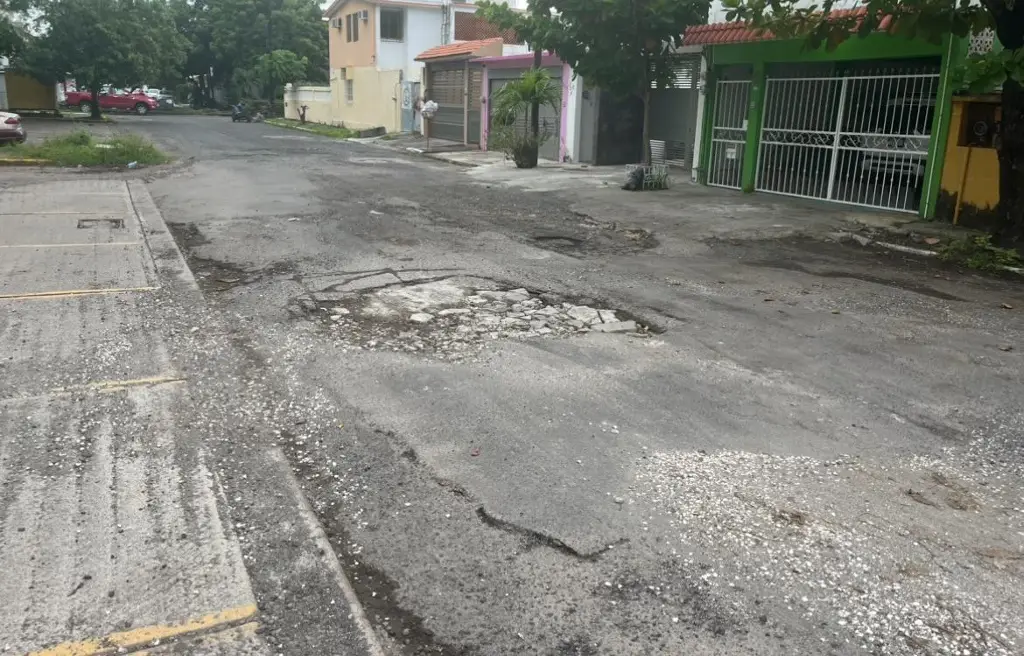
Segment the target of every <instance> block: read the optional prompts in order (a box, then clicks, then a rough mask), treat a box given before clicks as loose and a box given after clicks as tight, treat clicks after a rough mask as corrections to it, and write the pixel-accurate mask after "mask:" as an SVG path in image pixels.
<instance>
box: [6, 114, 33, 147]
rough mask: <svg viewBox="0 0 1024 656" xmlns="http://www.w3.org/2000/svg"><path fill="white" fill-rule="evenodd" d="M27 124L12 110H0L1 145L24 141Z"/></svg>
mask: <svg viewBox="0 0 1024 656" xmlns="http://www.w3.org/2000/svg"><path fill="white" fill-rule="evenodd" d="M26 136H28V135H26V134H25V126H24V125H22V123H21V117H20V116H18V115H17V114H12V113H10V112H0V145H3V144H9V143H24V141H25V137H26Z"/></svg>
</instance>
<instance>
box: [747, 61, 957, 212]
mask: <svg viewBox="0 0 1024 656" xmlns="http://www.w3.org/2000/svg"><path fill="white" fill-rule="evenodd" d="M929 69H930V67H929ZM904 70H906V69H904ZM926 70H927V69H926ZM846 73H847V74H843V73H835V74H832V75H826V76H818V77H797V76H793V77H769V78H768V80H767V81H766V84H765V101H764V118H763V120H762V126H761V136H760V143H759V146H758V166H757V178H756V189H757V190H759V191H768V192H772V193H776V194H785V195H789V196H800V197H804V198H820V199H824V200H831V201H836V202H840V203H849V204H851V205H862V206H866V207H877V208H880V209H888V210H897V211H902V212H917V210H918V207H919V206H920V200H921V187H922V182H923V180H924V174H925V166H926V164H927V158H928V146H929V142H930V140H931V136H930V135H931V128H932V122H933V119H934V115H935V102H936V98H937V95H938V88H939V75H938V73H937V71H936V72H931V70H927V72H907V73H901V72H900V71H899V69H894V68H893V67H884V68H880V69H879V70H877V71H872V70H870V69H869V68H868V69H866V68H864V67H860V68H859V69H854V70H852V71H847V72H846Z"/></svg>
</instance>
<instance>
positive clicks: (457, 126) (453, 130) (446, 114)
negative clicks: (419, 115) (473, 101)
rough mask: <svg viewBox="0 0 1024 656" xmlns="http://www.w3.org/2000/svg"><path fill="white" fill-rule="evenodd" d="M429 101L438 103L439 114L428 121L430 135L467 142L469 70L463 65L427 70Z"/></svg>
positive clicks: (439, 65) (433, 66)
mask: <svg viewBox="0 0 1024 656" xmlns="http://www.w3.org/2000/svg"><path fill="white" fill-rule="evenodd" d="M427 70H428V71H429V72H428V74H427V98H426V99H427V100H433V101H434V102H436V103H437V112H436V113H435V114H434V117H433V118H431V119H430V120H429V121H428V125H429V130H430V133H429V134H430V136H431V137H434V138H435V139H448V140H451V141H457V142H459V143H463V140H464V139H465V136H466V135H465V119H466V108H465V105H464V102H465V96H466V84H465V80H466V78H465V73H466V67H465V64H463V63H462V62H459V63H456V64H450V65H443V64H431V65H430V66H428V67H427Z"/></svg>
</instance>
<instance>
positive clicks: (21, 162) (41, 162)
mask: <svg viewBox="0 0 1024 656" xmlns="http://www.w3.org/2000/svg"><path fill="white" fill-rule="evenodd" d="M53 165H54V164H53V162H52V161H50V160H48V159H35V158H32V157H0V166H53Z"/></svg>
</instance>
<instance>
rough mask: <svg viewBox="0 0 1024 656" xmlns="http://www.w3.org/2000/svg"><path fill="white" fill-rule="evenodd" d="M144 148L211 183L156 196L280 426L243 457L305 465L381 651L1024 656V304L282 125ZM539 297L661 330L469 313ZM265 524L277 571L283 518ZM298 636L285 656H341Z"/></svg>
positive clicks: (197, 123)
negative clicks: (267, 442) (649, 222)
mask: <svg viewBox="0 0 1024 656" xmlns="http://www.w3.org/2000/svg"><path fill="white" fill-rule="evenodd" d="M120 125H121V126H123V127H124V128H125V129H131V130H138V131H140V132H142V133H144V134H147V135H149V136H150V137H151V138H153V139H154V140H155V141H157V142H158V143H160V144H162V145H164V146H165V147H167V148H168V149H171V150H173V151H174V152H175V153H176V154H178V155H179V156H181V157H183V158H189V161H188V164H187V165H183V166H179V167H177V168H175V169H173V170H172V171H170V172H162V173H154V174H153V175H152V176H150V179H149V180H148V187H149V190H150V192H151V193H152V195H153V197H154V199H155V201H156V204H157V206H158V207H159V209H160V210H161V212H162V213H163V215H164V217H165V219H166V220H167V222H168V223H169V224H170V225H171V228H172V231H173V232H174V234H175V237H176V239H177V241H178V245H179V247H180V248H181V249H182V251H183V252H184V254H185V256H186V258H187V261H188V263H189V265H190V267H191V269H192V271H193V273H194V274H195V275H196V277H197V280H198V282H199V285H200V288H201V289H202V291H203V294H204V297H205V300H206V302H207V303H208V304H209V307H210V308H211V311H213V312H215V313H217V316H218V317H219V319H218V326H219V327H218V328H217V329H218V330H221V329H223V330H226V331H227V335H226V339H225V340H222V341H225V346H224V349H225V350H224V351H223V352H222V353H221V354H220V355H218V356H216V357H213V356H211V357H213V359H214V360H218V359H219V360H224V361H228V360H230V361H231V362H232V363H233V364H232V365H231V367H232V368H231V372H232V373H231V374H230V375H231V376H232V377H237V379H238V381H240V384H241V388H242V389H247V388H248V389H251V390H252V398H251V399H249V400H248V401H247V407H248V408H250V409H252V408H254V407H256V408H259V409H258V410H253V411H252V412H247V413H245V414H244V417H243V416H240V417H239V422H240V424H239V428H240V429H241V433H245V432H246V431H247V430H250V429H251V430H253V431H259V432H264V433H267V434H268V435H271V436H272V441H273V442H274V443H275V444H276V445H277V446H280V447H281V448H282V449H283V450H284V452H285V453H286V456H287V458H288V462H289V464H290V465H291V468H292V471H293V472H294V474H295V476H296V477H297V480H298V481H299V483H300V485H301V486H302V488H303V490H304V491H305V495H306V497H307V498H308V499H309V502H310V504H311V505H312V507H313V509H314V511H315V512H316V515H317V517H318V519H319V521H320V523H321V525H322V526H323V528H324V530H325V531H326V534H327V536H328V537H329V539H330V540H331V544H332V546H333V548H334V550H335V552H336V553H337V555H338V557H339V558H340V560H341V562H342V564H343V566H344V568H345V570H346V571H347V573H348V576H349V578H350V579H351V580H352V582H353V585H354V587H355V590H356V593H357V594H358V596H359V598H360V600H361V602H362V604H363V605H364V607H365V608H366V613H367V616H368V617H369V619H370V621H371V623H373V624H374V626H375V628H376V629H377V632H378V634H379V635H380V636H381V639H382V641H383V642H384V645H385V649H386V650H387V651H389V652H393V653H402V654H429V653H441V654H496V655H497V654H501V655H505V654H652V653H664V654H725V653H727V654H823V653H835V654H846V653H851V654H852V653H865V652H867V653H878V654H916V653H957V652H954V651H952V650H953V649H958V650H961V651H959V652H958V653H971V654H976V653H977V654H980V653H988V654H1004V653H1005V654H1009V653H1017V652H1019V650H1020V649H1021V648H1022V646H1024V642H1022V641H1024V624H1022V618H1024V602H1022V600H1021V597H1020V595H1019V579H1020V576H1021V574H1022V570H1021V563H1022V562H1024V560H1022V555H1024V551H1022V540H1024V538H1022V535H1024V533H1022V531H1024V516H1022V510H1021V509H1022V504H1021V491H1022V486H1021V473H1022V465H1021V463H1022V462H1024V460H1022V459H1021V457H1020V456H1021V448H1020V441H1021V439H1022V436H1024V418H1022V415H1021V410H1020V399H1021V383H1020V381H1021V379H1022V378H1021V371H1022V366H1021V365H1022V357H1024V356H1022V353H1024V343H1022V340H1021V337H1022V334H1024V321H1022V320H1021V314H1020V312H1021V311H1022V310H1024V292H1022V287H1021V286H1020V283H1019V282H1013V281H1005V280H997V279H989V278H984V277H981V276H976V275H973V274H970V273H964V272H959V271H956V270H954V269H949V268H944V267H941V266H938V265H936V264H935V263H932V262H924V261H916V260H914V259H912V258H907V257H905V256H902V255H893V254H889V253H884V252H878V251H874V250H869V249H863V248H854V247H849V246H841V245H837V244H829V243H825V242H823V241H820V240H819V239H816V238H814V236H810V237H796V236H789V237H779V236H778V235H777V234H776V233H772V231H771V230H768V229H767V228H766V231H765V234H764V235H759V234H758V233H757V231H756V230H755V231H753V232H751V231H750V230H745V231H744V232H743V234H742V235H739V234H737V235H735V237H736V238H731V237H730V234H729V232H728V229H727V228H728V226H726V229H724V230H716V231H715V235H716V236H715V238H708V236H707V235H700V234H694V232H693V231H688V230H687V229H685V227H684V223H683V222H680V225H678V226H676V225H674V224H673V222H672V221H671V220H670V217H671V211H672V208H667V209H666V208H665V207H661V208H658V209H657V210H655V209H653V208H652V206H651V203H652V202H655V201H650V200H649V199H648V198H640V196H641V195H637V196H636V198H637V201H636V203H637V204H636V205H635V206H634V207H633V209H628V208H629V207H630V206H629V203H630V202H632V201H631V200H627V201H622V200H621V199H620V197H618V196H616V195H615V193H616V192H615V190H613V189H612V190H602V191H601V192H600V193H598V192H596V191H593V190H590V189H587V188H586V187H584V186H576V187H572V188H568V189H566V190H565V191H546V192H537V193H532V192H529V191H528V190H524V189H522V188H516V187H507V186H505V185H503V184H501V183H500V181H495V180H488V181H486V182H483V181H481V180H479V179H477V178H474V177H473V176H472V175H471V174H470V173H469V172H467V171H465V170H464V169H461V168H458V167H452V166H450V165H446V164H442V163H438V162H434V161H431V160H429V159H426V158H422V157H416V156H411V155H407V154H404V153H400V152H396V151H392V150H388V149H384V148H380V147H374V146H367V145H359V144H352V143H348V142H338V141H331V140H328V139H323V138H320V137H315V136H312V135H307V134H303V133H299V132H294V131H286V130H282V129H278V128H274V127H272V126H267V125H248V124H232V123H230V121H229V120H228V119H226V118H206V117H191V118H188V117H164V116H151V117H146V118H144V119H137V118H125V119H122V121H121V124H120ZM622 193H623V194H625V192H622ZM693 194H694V198H695V199H696V198H698V197H700V198H702V199H704V202H707V199H708V198H712V199H713V200H714V202H715V203H716V204H717V206H718V207H720V208H725V210H723V212H724V213H722V212H720V213H719V215H718V216H717V220H719V221H720V220H721V218H722V216H726V217H728V216H736V217H739V216H740V215H741V214H742V215H743V217H744V218H743V219H742V220H743V221H744V222H745V223H744V225H745V226H746V225H748V224H749V223H750V221H760V220H763V222H764V224H765V225H766V227H767V226H770V225H774V224H777V223H780V222H784V221H785V220H786V219H787V218H788V217H787V213H788V212H793V213H797V212H800V213H802V214H803V215H806V216H809V217H810V218H811V219H812V220H813V217H814V215H815V213H818V212H820V214H821V216H822V219H823V222H824V221H825V220H826V217H827V215H828V213H829V209H828V208H827V207H824V206H822V207H820V208H819V207H817V206H813V209H812V210H808V209H807V206H796V205H787V204H786V203H784V202H777V201H775V200H771V199H767V200H765V201H764V202H763V203H762V204H761V205H758V203H761V201H760V200H758V199H754V200H751V199H750V198H749V197H743V196H740V195H738V194H737V195H735V196H730V195H729V194H727V193H725V192H710V191H707V190H697V189H695V190H694V191H693ZM708 194H714V195H713V196H709V195H708ZM595 198H601V199H611V200H608V201H607V202H605V200H601V201H600V202H598V201H596V200H595ZM695 202H696V201H695ZM624 203H625V204H624ZM759 207H760V214H758V213H756V210H757V209H758V208H759ZM623 208H626V209H623ZM730 208H731V209H730ZM751 208H753V211H752V210H751ZM741 210H742V212H741ZM655 211H657V212H659V217H660V220H659V222H658V225H659V226H661V228H660V230H658V231H654V232H653V234H651V233H646V232H640V231H633V230H631V229H630V226H631V225H633V224H634V223H637V224H641V223H643V219H644V218H645V217H646V216H647V213H652V212H655ZM679 212H680V213H681V214H684V213H686V212H687V209H686V207H685V206H684V207H680V208H679ZM750 217H754V218H753V219H751V218H750ZM699 218H700V217H697V219H698V220H699ZM693 219H694V217H692V216H690V217H689V224H692V222H693ZM709 220H710V218H709ZM739 220H740V219H739V218H737V221H739ZM768 235H770V236H771V237H772V238H770V239H766V238H764V237H765V236H768ZM741 237H742V238H741ZM424 285H425V286H424ZM519 288H523V289H525V290H527V292H528V294H527V296H529V299H530V302H532V303H535V304H537V305H538V307H541V306H542V307H543V308H549V307H550V308H553V310H552V312H564V311H565V310H566V309H567V308H566V307H563V306H562V303H568V304H569V305H572V306H586V307H593V308H598V309H606V310H613V311H617V313H618V314H617V317H616V318H617V319H625V320H630V319H633V320H636V321H638V322H639V323H640V324H642V325H643V326H644V327H646V328H648V330H647V331H641V333H638V334H634V335H629V334H625V333H600V332H597V331H589V332H575V333H573V334H571V335H569V336H565V335H562V334H561V333H560V332H559V331H560V330H562V328H563V327H565V326H567V325H569V324H558V325H557V326H556V328H557V330H554V331H553V332H552V333H550V334H549V333H543V332H537V331H538V330H539V329H538V328H536V326H534V324H533V323H532V320H534V319H536V317H535V316H534V315H532V314H529V313H526V314H528V315H529V316H526V315H524V311H523V307H519V308H518V309H517V308H516V307H508V308H504V309H501V308H499V309H497V310H496V309H494V308H493V307H490V306H492V305H494V304H495V303H498V304H501V303H502V298H503V297H500V296H499V297H497V300H495V298H491V297H488V298H482V297H481V296H480V295H479V294H478V293H477V292H479V291H480V290H492V291H497V292H501V291H502V290H506V291H507V290H513V289H519ZM471 297H472V298H471ZM517 299H518V297H515V298H512V297H507V298H505V300H506V301H509V302H508V305H511V306H515V305H516V303H517ZM519 300H521V299H519ZM481 304H486V305H481ZM519 305H520V306H522V303H519ZM443 308H449V309H454V310H456V312H455V313H454V314H450V315H448V316H442V315H441V314H440V310H441V309H443ZM480 308H483V309H480ZM488 308H489V309H488ZM417 312H426V313H428V314H431V315H432V316H433V318H432V319H429V320H427V321H426V322H425V323H414V322H410V321H409V318H410V315H411V314H414V313H417ZM494 312H497V313H498V315H500V318H495V316H493V313H494ZM531 312H532V310H531ZM487 313H492V314H487ZM501 313H504V314H501ZM485 315H487V316H485ZM524 316H525V318H524ZM460 317H464V318H460ZM527 319H529V320H530V321H527ZM460 322H462V323H460ZM527 324H528V325H529V328H528V327H527ZM541 325H545V324H537V326H541ZM547 325H554V324H547ZM460 326H462V327H461V328H460ZM478 329H479V330H478ZM1007 348H1010V349H1011V350H1005V349H1007ZM239 359H241V360H239ZM211 375H220V374H213V373H211ZM223 403H224V404H225V408H230V407H231V399H223ZM227 442H228V443H227V444H223V445H220V446H219V447H218V448H219V452H220V453H221V455H222V456H224V457H227V454H228V453H229V452H230V451H231V450H232V449H234V450H235V451H236V452H239V451H245V450H247V449H249V448H256V447H255V446H254V445H253V444H252V443H251V442H249V441H247V440H241V441H239V442H238V443H236V444H231V443H230V442H231V440H227ZM225 449H226V450H227V451H225ZM238 459H239V462H247V461H248V458H247V457H246V456H244V455H243V454H238ZM240 475H243V474H240ZM244 476H248V477H252V478H254V479H260V477H261V476H264V474H261V472H260V470H259V468H258V467H255V468H254V467H249V468H248V469H247V470H246V471H245V473H244ZM265 476H266V478H265V480H264V482H263V483H261V484H260V485H258V486H256V487H258V488H259V489H262V490H268V489H272V488H273V486H274V485H279V484H281V483H280V479H279V478H275V477H272V476H271V475H270V474H266V475H265ZM246 480H248V481H250V482H249V483H246V484H245V485H249V486H253V485H255V484H253V483H252V482H251V479H246ZM243 487H244V486H243ZM232 499H234V500H235V501H232ZM241 499H243V495H238V497H237V498H236V497H235V496H233V494H232V492H230V491H229V492H228V493H227V504H228V506H229V507H231V509H232V512H233V513H243V514H244V513H246V512H248V513H249V514H250V515H257V516H260V519H261V521H253V522H252V524H251V525H250V524H247V522H245V521H242V522H239V524H240V525H241V526H240V527H239V528H238V531H239V534H240V536H241V540H242V543H243V550H244V549H245V548H246V546H245V545H246V544H247V543H249V544H250V546H249V549H250V550H251V551H249V552H246V553H247V557H249V558H255V559H257V560H256V561H255V562H257V563H258V562H259V559H260V558H263V562H266V560H267V556H266V555H265V554H264V555H262V556H261V555H260V549H259V540H260V539H261V536H262V537H263V538H265V537H266V533H267V532H268V531H273V530H274V528H273V527H274V526H275V525H276V524H278V523H287V521H288V518H287V517H285V516H281V515H280V514H281V513H287V510H286V508H284V507H282V506H280V504H277V505H275V504H273V503H267V499H266V498H255V499H253V498H250V499H248V500H246V501H242V500H241ZM236 501H237V503H236ZM235 506H241V507H239V508H236V507H235ZM246 508H248V511H247V510H246ZM254 541H255V544H256V547H255V548H254V547H252V546H251V544H252V543H253V542H254ZM267 553H269V552H267ZM276 553H277V554H278V555H277V556H275V557H276V558H280V557H281V556H280V554H282V553H285V554H286V553H287V551H284V552H276ZM285 557H287V556H285ZM246 564H247V566H248V567H249V571H250V575H252V573H253V571H254V570H258V569H259V565H254V561H253V560H251V559H250V560H247V563H246ZM267 566H268V567H270V563H269V562H267ZM259 578H260V577H258V576H257V577H256V579H257V580H256V581H254V591H255V593H256V596H257V602H258V603H259V604H261V607H263V606H265V605H268V604H269V605H274V592H273V591H272V590H271V587H272V586H270V585H269V584H266V583H265V582H264V583H261V582H260V581H259V580H258V579H259ZM324 603H326V602H324ZM298 605H299V606H301V604H298ZM308 605H309V604H307V606H308ZM304 612H305V613H306V614H303V613H304ZM290 613H293V614H294V615H290ZM278 615H279V617H278V619H277V620H276V624H275V623H274V622H273V621H272V622H271V623H270V625H271V628H270V630H271V631H272V632H273V631H276V632H277V633H276V634H275V639H274V640H273V641H272V642H273V644H274V645H275V646H277V648H278V649H280V651H281V652H282V653H343V652H342V651H336V650H335V649H336V648H335V647H333V646H332V645H333V644H334V643H330V642H324V643H322V644H320V646H319V647H317V646H315V644H312V643H315V640H313V641H311V640H305V641H303V644H302V645H301V647H302V648H299V644H298V643H295V642H293V641H294V640H297V639H298V637H297V636H298V632H297V631H296V630H295V629H294V625H295V624H298V623H299V621H302V622H313V621H314V620H313V619H311V618H315V613H312V612H311V611H310V610H309V609H308V608H307V610H306V611H303V610H302V609H301V608H298V606H297V609H296V610H290V607H288V606H280V608H279V613H278ZM314 624H315V622H314ZM288 627H292V629H289V628H288ZM323 639H324V640H325V641H328V640H329V639H330V638H327V637H324V638H323ZM290 647H291V648H290ZM311 648H312V651H310V649H311ZM317 649H319V652H318V651H317ZM947 650H948V651H947Z"/></svg>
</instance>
